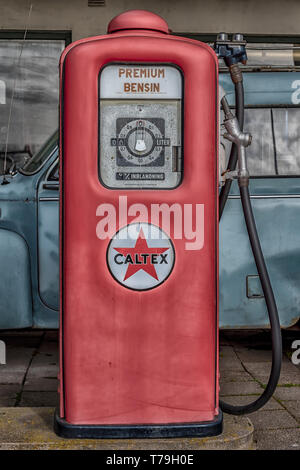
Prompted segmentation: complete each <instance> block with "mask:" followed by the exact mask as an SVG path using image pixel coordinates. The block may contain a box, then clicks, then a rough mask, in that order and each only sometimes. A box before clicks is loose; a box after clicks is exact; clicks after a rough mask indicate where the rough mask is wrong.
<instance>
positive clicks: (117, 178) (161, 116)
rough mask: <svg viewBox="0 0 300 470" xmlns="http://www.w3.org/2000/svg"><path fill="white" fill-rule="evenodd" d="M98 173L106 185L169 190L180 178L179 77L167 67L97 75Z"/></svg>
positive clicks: (124, 68)
mask: <svg viewBox="0 0 300 470" xmlns="http://www.w3.org/2000/svg"><path fill="white" fill-rule="evenodd" d="M99 106H100V109H99V116H100V125H99V133H100V135H99V173H100V180H101V182H102V183H103V184H104V185H105V186H107V187H109V188H112V189H114V188H115V189H117V188H128V189H130V188H131V189H145V188H149V189H157V188H161V189H171V188H175V187H176V186H178V185H179V184H180V182H181V178H182V135H181V134H182V75H181V73H180V71H179V70H178V68H176V67H174V66H170V65H136V64H134V65H117V64H113V65H108V66H106V67H105V68H104V69H103V70H102V72H101V74H100V103H99Z"/></svg>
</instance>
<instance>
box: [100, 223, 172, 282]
mask: <svg viewBox="0 0 300 470" xmlns="http://www.w3.org/2000/svg"><path fill="white" fill-rule="evenodd" d="M174 259H175V256H174V247H173V244H172V242H171V240H170V238H169V237H168V236H167V235H166V234H165V233H164V232H163V231H162V230H161V229H160V228H159V227H157V226H155V225H152V224H146V223H134V224H129V225H127V226H126V227H124V228H122V229H121V230H120V231H119V232H117V233H116V235H115V236H114V237H113V239H112V240H111V242H110V244H109V246H108V250H107V263H108V267H109V270H110V272H111V274H112V275H113V277H114V278H115V279H116V280H117V281H118V282H119V283H121V284H122V285H124V286H125V287H128V288H129V289H135V290H148V289H152V288H153V287H157V286H158V285H159V284H161V283H162V282H164V281H165V280H166V279H167V277H168V276H169V275H170V273H171V271H172V269H173V265H174Z"/></svg>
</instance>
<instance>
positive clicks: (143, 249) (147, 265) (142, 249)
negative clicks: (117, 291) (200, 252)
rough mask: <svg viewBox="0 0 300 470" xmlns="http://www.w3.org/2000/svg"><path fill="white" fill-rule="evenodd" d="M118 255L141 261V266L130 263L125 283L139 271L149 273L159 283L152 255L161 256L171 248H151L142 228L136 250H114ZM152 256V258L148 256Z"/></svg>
mask: <svg viewBox="0 0 300 470" xmlns="http://www.w3.org/2000/svg"><path fill="white" fill-rule="evenodd" d="M114 249H115V250H116V251H117V252H118V253H121V255H123V256H125V258H126V257H127V256H128V255H129V256H130V259H131V260H136V257H137V259H138V260H140V263H141V264H137V263H134V264H132V263H128V267H127V270H126V273H125V277H124V279H123V281H126V279H128V278H129V277H131V276H133V274H135V273H136V272H137V271H140V270H141V269H142V270H143V271H145V272H146V273H148V274H149V275H150V276H152V277H154V279H156V280H157V281H158V280H159V279H158V277H157V273H156V269H155V266H154V264H152V263H151V254H156V255H158V254H160V253H164V252H165V251H167V250H168V249H169V247H161V248H157V247H155V248H149V246H148V244H147V241H146V239H145V235H144V232H143V229H142V228H141V230H140V233H139V236H138V238H137V239H136V243H135V246H134V248H114ZM146 255H150V256H146Z"/></svg>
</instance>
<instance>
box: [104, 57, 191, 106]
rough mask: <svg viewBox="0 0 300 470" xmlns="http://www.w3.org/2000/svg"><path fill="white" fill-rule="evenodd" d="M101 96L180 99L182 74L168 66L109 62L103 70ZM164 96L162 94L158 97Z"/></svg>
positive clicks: (175, 68)
mask: <svg viewBox="0 0 300 470" xmlns="http://www.w3.org/2000/svg"><path fill="white" fill-rule="evenodd" d="M100 83H101V97H102V98H108V97H109V98H121V97H122V98H129V99H134V98H142V97H144V98H147V99H149V98H150V99H151V98H156V99H157V98H162V99H163V98H168V99H169V98H173V99H174V98H175V99H176V98H180V97H181V93H182V80H181V74H180V73H178V68H177V67H174V66H169V65H140V64H137V65H134V66H132V65H130V66H129V65H122V64H120V65H117V64H109V65H107V66H105V67H104V68H103V70H102V71H101V82H100ZM159 95H161V96H159Z"/></svg>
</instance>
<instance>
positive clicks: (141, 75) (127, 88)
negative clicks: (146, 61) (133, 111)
mask: <svg viewBox="0 0 300 470" xmlns="http://www.w3.org/2000/svg"><path fill="white" fill-rule="evenodd" d="M123 76H125V78H133V79H134V78H138V79H142V80H144V79H151V80H154V79H158V80H157V81H137V82H129V81H128V82H123V91H124V92H125V93H149V92H152V93H159V92H160V80H159V79H160V78H165V69H164V68H157V67H153V68H129V67H127V68H124V67H120V68H119V78H123Z"/></svg>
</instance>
